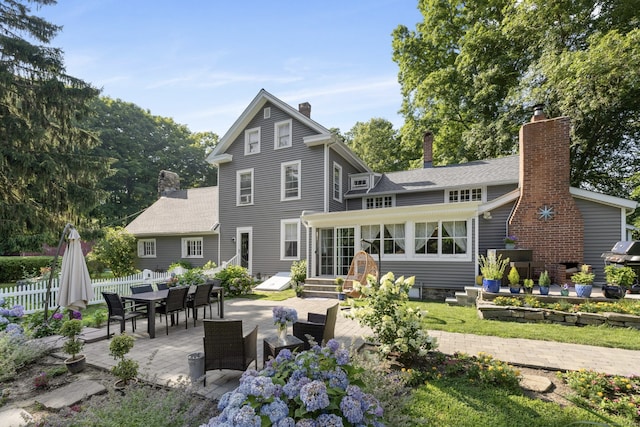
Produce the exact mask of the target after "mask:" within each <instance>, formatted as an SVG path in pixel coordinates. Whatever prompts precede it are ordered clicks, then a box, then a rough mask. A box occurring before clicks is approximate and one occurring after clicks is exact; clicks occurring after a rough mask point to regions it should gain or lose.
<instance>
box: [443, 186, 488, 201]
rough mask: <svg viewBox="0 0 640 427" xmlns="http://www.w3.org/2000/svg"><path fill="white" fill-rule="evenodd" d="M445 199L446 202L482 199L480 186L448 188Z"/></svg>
mask: <svg viewBox="0 0 640 427" xmlns="http://www.w3.org/2000/svg"><path fill="white" fill-rule="evenodd" d="M447 193H448V196H447V198H446V200H445V202H447V203H461V202H472V201H482V188H461V189H459V190H449V191H448V192H447Z"/></svg>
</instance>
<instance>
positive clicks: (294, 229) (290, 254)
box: [280, 219, 300, 260]
mask: <svg viewBox="0 0 640 427" xmlns="http://www.w3.org/2000/svg"><path fill="white" fill-rule="evenodd" d="M299 247H300V220H299V219H283V220H280V259H283V260H286V259H300V253H299V250H298V248H299Z"/></svg>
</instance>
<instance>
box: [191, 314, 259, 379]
mask: <svg viewBox="0 0 640 427" xmlns="http://www.w3.org/2000/svg"><path fill="white" fill-rule="evenodd" d="M202 323H203V325H204V338H203V342H204V372H205V378H204V385H205V386H206V385H207V377H206V373H207V371H211V370H213V369H232V370H236V371H244V370H246V369H247V368H248V367H249V365H251V363H255V368H256V369H258V325H256V326H255V327H254V328H253V330H252V331H251V332H249V333H248V334H247V335H245V336H242V320H210V319H204V320H203V321H202Z"/></svg>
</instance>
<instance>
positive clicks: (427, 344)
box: [348, 272, 437, 360]
mask: <svg viewBox="0 0 640 427" xmlns="http://www.w3.org/2000/svg"><path fill="white" fill-rule="evenodd" d="M414 279H415V277H409V278H408V279H405V278H404V276H402V277H399V278H398V279H395V277H394V275H393V273H392V272H389V273H387V274H385V275H384V276H382V278H381V279H380V283H377V281H375V280H368V284H367V285H366V286H361V287H360V288H359V289H360V292H362V294H363V295H364V296H365V297H366V299H365V301H364V305H363V306H361V305H360V304H361V302H360V301H359V300H358V301H356V300H351V313H350V314H348V316H349V317H351V318H353V319H356V320H358V321H359V322H360V323H361V324H362V325H364V326H368V327H370V328H371V330H372V331H373V333H374V336H373V337H372V339H373V341H375V342H376V343H378V344H380V351H381V352H382V354H383V355H389V354H391V353H398V354H399V355H400V357H399V359H401V360H402V359H403V358H404V359H407V358H413V357H415V356H418V357H422V356H425V355H426V354H427V352H429V350H433V349H435V348H436V347H437V345H436V342H435V338H433V337H431V336H429V334H428V331H427V330H426V329H425V328H424V326H423V325H422V319H423V318H424V315H425V314H426V313H425V312H423V311H420V310H417V309H413V308H411V307H409V306H408V305H407V301H408V300H409V289H411V287H412V286H413V283H414Z"/></svg>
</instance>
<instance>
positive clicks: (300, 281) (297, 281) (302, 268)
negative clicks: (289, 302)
mask: <svg viewBox="0 0 640 427" xmlns="http://www.w3.org/2000/svg"><path fill="white" fill-rule="evenodd" d="M305 280H307V261H306V260H304V259H303V260H300V261H294V262H293V263H292V264H291V286H292V288H293V289H294V290H295V292H296V296H298V297H301V296H302V291H303V290H304V281H305Z"/></svg>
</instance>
